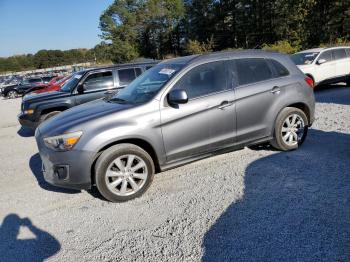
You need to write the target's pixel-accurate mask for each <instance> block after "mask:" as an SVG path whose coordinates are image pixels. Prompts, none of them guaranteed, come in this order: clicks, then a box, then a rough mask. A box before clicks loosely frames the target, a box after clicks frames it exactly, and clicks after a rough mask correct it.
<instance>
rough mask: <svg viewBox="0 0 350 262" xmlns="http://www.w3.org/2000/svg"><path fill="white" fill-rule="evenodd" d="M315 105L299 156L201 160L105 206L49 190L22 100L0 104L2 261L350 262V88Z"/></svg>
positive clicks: (258, 153)
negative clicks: (23, 123) (21, 119)
mask: <svg viewBox="0 0 350 262" xmlns="http://www.w3.org/2000/svg"><path fill="white" fill-rule="evenodd" d="M317 101H318V103H317V108H316V114H317V119H316V122H315V124H314V126H313V129H312V130H310V133H309V137H308V139H307V141H306V143H305V144H304V146H303V147H302V148H301V149H300V150H297V151H294V152H289V153H281V152H277V151H272V150H269V149H266V148H265V149H264V148H262V149H256V150H251V149H244V150H241V151H236V152H232V153H229V154H225V155H220V156H217V157H212V158H209V159H205V160H202V161H199V162H195V163H193V164H190V165H187V166H183V167H180V168H176V169H173V170H171V171H168V172H164V173H162V174H158V175H156V177H155V179H154V182H153V184H152V186H151V188H150V189H149V191H148V192H147V193H146V194H145V195H144V196H143V197H141V198H139V199H136V200H134V201H131V202H127V203H123V204H112V203H109V202H106V201H103V200H101V199H99V198H98V195H97V194H96V193H94V192H85V191H82V192H77V191H72V190H64V189H59V188H55V187H52V186H50V185H48V184H46V183H45V182H44V181H43V178H42V176H41V173H40V164H41V162H40V157H39V156H38V154H37V148H36V145H35V142H34V138H33V137H32V136H30V135H31V134H30V132H28V131H27V130H23V129H20V126H19V125H18V123H17V120H16V114H17V113H18V111H19V107H20V99H17V100H0V148H1V149H0V159H1V169H0V192H1V194H0V222H1V223H2V224H1V226H0V254H1V257H0V261H43V260H44V259H47V260H48V261H200V260H204V261H281V260H287V261H350V171H349V169H350V88H347V87H344V86H337V87H332V88H330V87H328V88H326V89H323V90H320V91H319V92H317Z"/></svg>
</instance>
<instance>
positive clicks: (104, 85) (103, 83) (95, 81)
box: [84, 71, 113, 91]
mask: <svg viewBox="0 0 350 262" xmlns="http://www.w3.org/2000/svg"><path fill="white" fill-rule="evenodd" d="M108 88H113V75H112V72H111V71H107V72H100V73H96V74H91V75H89V76H88V77H87V78H86V79H85V81H84V90H86V91H93V90H100V89H108Z"/></svg>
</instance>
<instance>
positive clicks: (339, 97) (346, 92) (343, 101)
mask: <svg viewBox="0 0 350 262" xmlns="http://www.w3.org/2000/svg"><path fill="white" fill-rule="evenodd" d="M315 98H316V102H318V103H333V104H340V105H350V87H349V86H346V85H345V84H336V85H321V86H317V87H316V89H315Z"/></svg>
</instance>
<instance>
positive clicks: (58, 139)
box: [44, 131, 83, 151]
mask: <svg viewBox="0 0 350 262" xmlns="http://www.w3.org/2000/svg"><path fill="white" fill-rule="evenodd" d="M82 134H83V132H81V131H78V132H73V133H68V134H63V135H59V136H52V137H46V138H44V142H45V145H46V146H47V147H49V148H51V149H53V150H56V151H67V150H70V149H72V148H73V146H74V145H75V144H76V143H77V142H78V141H79V139H80V137H81V135H82Z"/></svg>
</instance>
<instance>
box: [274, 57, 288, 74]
mask: <svg viewBox="0 0 350 262" xmlns="http://www.w3.org/2000/svg"><path fill="white" fill-rule="evenodd" d="M270 61H271V64H272V66H273V67H274V69H275V71H276V74H277V77H281V76H287V75H289V72H288V70H287V68H285V67H284V66H283V65H282V64H281V63H280V62H277V61H276V60H273V59H271V60H270Z"/></svg>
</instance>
